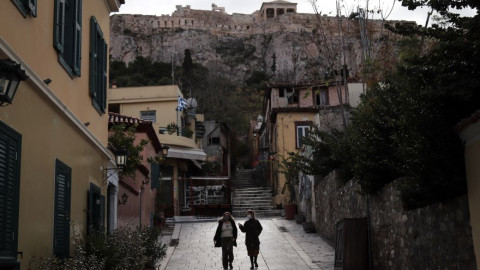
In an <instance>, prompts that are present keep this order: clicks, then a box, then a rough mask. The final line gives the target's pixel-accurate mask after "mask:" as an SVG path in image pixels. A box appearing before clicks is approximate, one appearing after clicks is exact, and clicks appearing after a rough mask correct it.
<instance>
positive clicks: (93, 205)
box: [87, 183, 105, 233]
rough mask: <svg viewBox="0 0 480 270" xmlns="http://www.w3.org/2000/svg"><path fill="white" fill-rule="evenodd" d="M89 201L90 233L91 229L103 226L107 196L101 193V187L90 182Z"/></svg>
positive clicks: (88, 219)
mask: <svg viewBox="0 0 480 270" xmlns="http://www.w3.org/2000/svg"><path fill="white" fill-rule="evenodd" d="M102 197H103V199H102ZM87 202H88V205H87V226H88V233H90V232H91V229H99V228H101V227H103V226H104V220H105V197H104V196H103V195H101V190H100V188H99V187H98V186H96V185H95V184H92V183H90V190H89V191H88V198H87Z"/></svg>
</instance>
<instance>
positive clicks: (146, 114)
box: [140, 111, 157, 123]
mask: <svg viewBox="0 0 480 270" xmlns="http://www.w3.org/2000/svg"><path fill="white" fill-rule="evenodd" d="M140 118H141V119H142V120H147V121H150V122H152V123H155V122H157V117H156V111H141V112H140Z"/></svg>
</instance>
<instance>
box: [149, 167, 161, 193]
mask: <svg viewBox="0 0 480 270" xmlns="http://www.w3.org/2000/svg"><path fill="white" fill-rule="evenodd" d="M150 185H151V188H152V189H154V188H157V189H158V188H159V185H160V164H158V163H151V164H150Z"/></svg>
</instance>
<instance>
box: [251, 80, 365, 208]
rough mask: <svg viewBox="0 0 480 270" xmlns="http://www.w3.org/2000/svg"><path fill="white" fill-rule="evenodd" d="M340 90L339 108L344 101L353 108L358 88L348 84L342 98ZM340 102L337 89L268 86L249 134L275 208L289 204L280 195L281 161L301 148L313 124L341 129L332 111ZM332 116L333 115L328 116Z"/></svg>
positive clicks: (282, 182)
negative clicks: (264, 164) (265, 162)
mask: <svg viewBox="0 0 480 270" xmlns="http://www.w3.org/2000/svg"><path fill="white" fill-rule="evenodd" d="M341 89H342V91H341V92H342V93H343V94H342V100H343V102H342V103H343V104H345V103H346V100H349V103H350V104H352V105H356V104H357V103H358V100H359V99H358V97H359V95H360V93H361V84H349V89H350V95H349V96H348V99H347V97H345V88H344V87H343V86H341ZM339 105H340V98H339V96H338V95H337V86H336V85H334V84H323V85H294V84H273V85H269V86H268V88H267V91H266V92H265V97H264V101H263V114H264V117H259V119H257V124H256V127H255V128H253V132H254V133H255V135H256V136H258V139H256V140H253V141H255V142H256V143H258V144H259V145H258V146H257V149H259V151H260V152H263V153H258V154H257V156H259V157H260V158H261V159H262V160H268V165H267V168H268V179H269V180H268V184H269V185H271V186H272V189H273V191H274V198H273V202H274V203H275V204H283V205H285V204H286V203H289V200H288V199H289V195H290V194H288V192H283V189H284V186H285V182H286V178H285V175H284V174H282V173H279V170H280V168H279V166H280V164H281V162H282V160H283V159H287V158H288V153H289V152H294V153H296V152H298V151H300V150H301V148H302V138H303V137H305V136H307V135H308V133H309V131H310V128H311V126H312V125H313V124H316V125H319V126H326V125H329V126H331V127H335V126H341V123H342V121H341V118H340V119H339V117H338V116H336V115H338V114H337V113H335V112H334V111H335V110H338V108H339ZM321 111H328V112H329V113H328V114H329V115H328V116H327V117H325V116H320V112H321ZM332 112H333V113H332Z"/></svg>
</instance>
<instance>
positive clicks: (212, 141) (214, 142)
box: [208, 137, 220, 145]
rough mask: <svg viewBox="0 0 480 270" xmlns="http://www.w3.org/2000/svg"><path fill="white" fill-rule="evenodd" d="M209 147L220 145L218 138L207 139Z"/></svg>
mask: <svg viewBox="0 0 480 270" xmlns="http://www.w3.org/2000/svg"><path fill="white" fill-rule="evenodd" d="M208 142H209V145H220V138H219V137H211V138H208Z"/></svg>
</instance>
